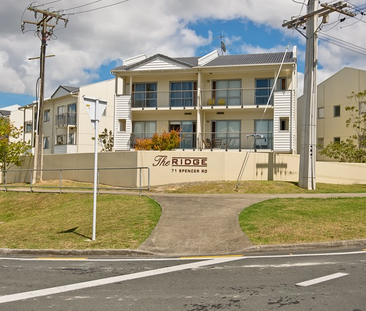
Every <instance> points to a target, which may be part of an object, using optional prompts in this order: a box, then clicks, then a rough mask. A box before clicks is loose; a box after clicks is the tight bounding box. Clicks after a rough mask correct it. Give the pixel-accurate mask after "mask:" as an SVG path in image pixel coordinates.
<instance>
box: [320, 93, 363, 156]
mask: <svg viewBox="0 0 366 311" xmlns="http://www.w3.org/2000/svg"><path fill="white" fill-rule="evenodd" d="M365 97H366V90H364V91H362V92H358V93H355V92H352V93H351V95H350V96H348V97H347V98H348V99H353V100H355V102H356V106H347V107H346V108H345V110H346V111H348V112H349V113H350V117H349V118H348V119H347V121H346V126H347V127H351V128H353V129H354V131H355V133H354V134H353V135H351V136H350V137H349V138H347V139H346V141H341V142H331V143H330V144H328V145H327V146H326V147H325V148H324V149H323V150H322V151H321V152H320V154H322V155H325V156H327V157H329V158H333V159H339V160H340V161H341V162H355V163H365V162H366V113H365V112H364V111H362V112H361V111H360V102H362V101H363V99H364V98H365Z"/></svg>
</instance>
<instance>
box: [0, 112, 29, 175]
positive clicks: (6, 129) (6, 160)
mask: <svg viewBox="0 0 366 311" xmlns="http://www.w3.org/2000/svg"><path fill="white" fill-rule="evenodd" d="M21 135H22V128H19V129H18V128H17V127H16V126H15V125H14V124H13V123H11V122H10V120H9V119H7V118H0V165H1V170H2V171H3V172H4V175H5V173H6V172H7V171H8V170H9V169H10V168H11V167H12V166H14V165H16V166H21V164H22V162H23V160H24V156H29V155H31V153H30V152H29V150H30V149H31V146H30V142H25V141H23V140H21V139H19V138H20V137H21Z"/></svg>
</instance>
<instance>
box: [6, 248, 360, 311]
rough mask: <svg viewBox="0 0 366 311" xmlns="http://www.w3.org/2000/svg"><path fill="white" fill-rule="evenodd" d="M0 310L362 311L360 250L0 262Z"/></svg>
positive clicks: (17, 259) (7, 258)
mask: <svg viewBox="0 0 366 311" xmlns="http://www.w3.org/2000/svg"><path fill="white" fill-rule="evenodd" d="M0 275H1V278H0V310H2V311H6V310H17V311H19V310H21V311H22V310H24V311H25V310H27V311H29V310H40V311H42V310H62V311H65V310H108V311H109V310H132V311H135V310H136V311H137V310H138V311H141V310H149V311H158V310H159V311H162V310H178V311H179V310H184V311H201V310H281V311H282V310H285V311H286V310H332V311H337V310H339V311H344V310H350V311H366V294H365V293H366V249H365V250H362V249H354V250H343V251H341V250H338V251H335V252H332V253H331V252H330V251H329V250H328V251H327V252H317V253H302V254H289V253H285V254H268V253H266V254H257V255H255V254H247V255H245V254H244V255H238V256H227V257H210V258H204V257H199V258H197V257H196V258H194V257H191V258H137V259H134V258H52V259H51V258H27V257H23V258H10V257H3V258H0Z"/></svg>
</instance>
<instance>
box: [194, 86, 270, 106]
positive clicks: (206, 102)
mask: <svg viewBox="0 0 366 311" xmlns="http://www.w3.org/2000/svg"><path fill="white" fill-rule="evenodd" d="M270 95H271V88H256V89H242V88H241V89H212V90H202V95H201V96H202V108H203V109H207V108H214V107H218V108H220V107H221V108H231V107H233V108H237V107H240V108H243V107H244V106H247V107H248V106H249V107H260V106H263V107H264V106H266V105H267V103H268V104H269V105H270V106H273V103H274V101H273V94H272V96H271V99H270V100H268V99H269V97H270Z"/></svg>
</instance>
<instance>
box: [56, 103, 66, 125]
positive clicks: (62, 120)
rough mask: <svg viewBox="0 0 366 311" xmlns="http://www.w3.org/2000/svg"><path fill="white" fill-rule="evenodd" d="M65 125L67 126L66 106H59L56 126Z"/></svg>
mask: <svg viewBox="0 0 366 311" xmlns="http://www.w3.org/2000/svg"><path fill="white" fill-rule="evenodd" d="M65 124H66V116H65V106H59V107H57V114H56V125H57V126H63V125H65Z"/></svg>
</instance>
